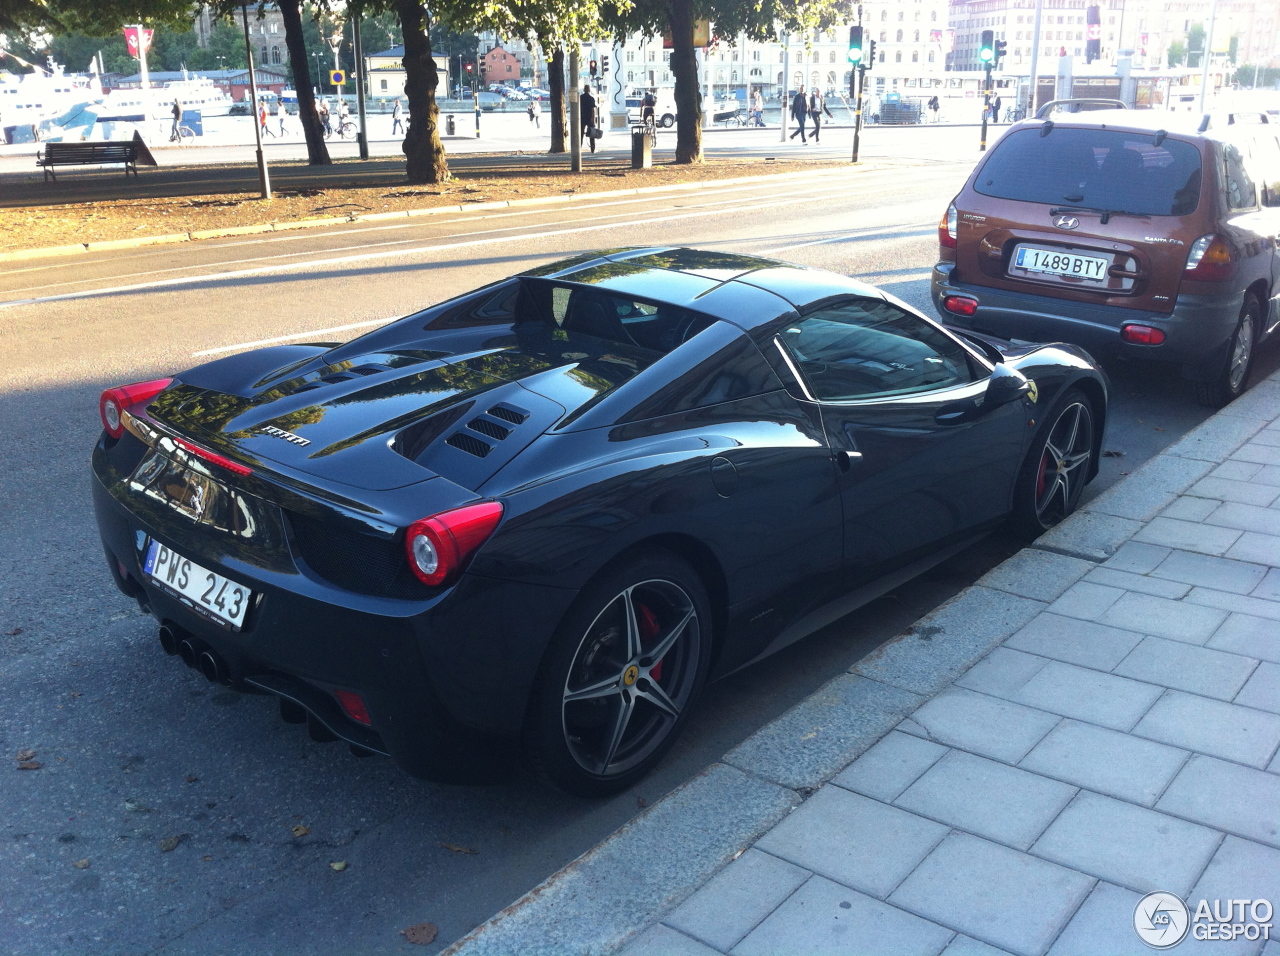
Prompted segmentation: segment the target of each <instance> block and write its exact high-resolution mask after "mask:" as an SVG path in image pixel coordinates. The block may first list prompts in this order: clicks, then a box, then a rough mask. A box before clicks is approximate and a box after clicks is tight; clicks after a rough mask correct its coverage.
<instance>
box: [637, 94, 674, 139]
mask: <svg viewBox="0 0 1280 956" xmlns="http://www.w3.org/2000/svg"><path fill="white" fill-rule="evenodd" d="M644 94H645V91H644V90H643V89H635V90H630V91H628V93H627V122H628V123H639V122H640V118H641V113H642V112H643V109H644V106H643V104H644ZM656 95H657V98H658V105H657V106H656V107H654V110H653V121H654V123H655V124H656V125H658V126H662V127H665V128H667V129H670V128H671V127H672V126H675V125H676V101H675V99H674V97H673V96H672V95H671V90H669V89H664V88H662V87H659V88H658V90H657V93H656Z"/></svg>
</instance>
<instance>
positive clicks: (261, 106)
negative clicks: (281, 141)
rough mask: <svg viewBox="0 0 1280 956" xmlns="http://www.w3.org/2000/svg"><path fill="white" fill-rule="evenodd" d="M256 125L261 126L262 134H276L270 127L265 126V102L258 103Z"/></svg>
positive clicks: (273, 137) (274, 136) (272, 136)
mask: <svg viewBox="0 0 1280 956" xmlns="http://www.w3.org/2000/svg"><path fill="white" fill-rule="evenodd" d="M258 125H259V126H260V127H262V135H263V136H270V137H271V138H272V139H275V138H276V134H275V133H273V132H272V131H271V127H269V126H267V104H266V103H265V102H259V103H258Z"/></svg>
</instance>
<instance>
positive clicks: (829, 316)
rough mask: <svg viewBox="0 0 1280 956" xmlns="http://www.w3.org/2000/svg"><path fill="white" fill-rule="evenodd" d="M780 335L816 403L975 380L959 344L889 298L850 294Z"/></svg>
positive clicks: (884, 394)
mask: <svg viewBox="0 0 1280 956" xmlns="http://www.w3.org/2000/svg"><path fill="white" fill-rule="evenodd" d="M778 340H779V341H780V342H781V343H782V344H783V346H784V347H785V348H786V350H787V351H788V352H789V353H790V354H791V356H792V358H793V359H795V362H796V364H797V365H798V366H799V368H800V372H801V374H803V375H804V377H805V380H806V382H807V383H808V385H809V390H810V392H812V394H813V396H814V397H815V398H817V399H818V400H819V401H825V402H850V401H859V400H861V399H868V398H883V397H887V396H892V395H908V394H911V393H913V392H925V391H931V390H934V389H941V388H949V387H954V386H957V385H964V384H966V383H968V382H972V381H973V380H974V377H975V376H974V372H973V367H972V365H971V364H970V361H969V356H968V354H967V353H966V352H965V350H964V348H963V347H962V346H961V345H960V344H959V343H958V342H956V341H954V340H953V339H952V338H951V337H950V336H948V335H947V334H946V333H945V332H942V331H941V330H940V329H938V328H936V327H934V326H933V325H930V324H929V323H928V322H926V321H924V320H923V319H921V318H919V317H917V316H914V315H911V314H910V313H908V312H904V311H903V310H902V309H900V308H898V307H897V306H895V305H891V304H889V303H888V302H877V301H875V300H873V299H853V300H849V301H846V302H843V303H841V304H839V305H834V306H830V307H827V308H824V309H821V310H819V311H817V312H813V313H811V314H809V315H807V316H805V317H804V318H803V319H801V320H800V321H798V322H794V323H792V324H791V325H789V326H787V327H786V328H785V329H783V330H782V332H781V334H779V336H778Z"/></svg>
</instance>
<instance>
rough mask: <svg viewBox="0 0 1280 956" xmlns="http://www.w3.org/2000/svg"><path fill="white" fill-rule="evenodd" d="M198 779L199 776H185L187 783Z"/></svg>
mask: <svg viewBox="0 0 1280 956" xmlns="http://www.w3.org/2000/svg"><path fill="white" fill-rule="evenodd" d="M199 779H200V778H199V777H194V776H192V777H187V783H195V782H196V781H197V780H199Z"/></svg>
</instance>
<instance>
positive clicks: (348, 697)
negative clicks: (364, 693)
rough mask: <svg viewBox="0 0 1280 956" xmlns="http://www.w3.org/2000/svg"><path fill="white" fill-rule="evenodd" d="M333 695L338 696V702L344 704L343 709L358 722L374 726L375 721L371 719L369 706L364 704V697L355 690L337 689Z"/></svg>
mask: <svg viewBox="0 0 1280 956" xmlns="http://www.w3.org/2000/svg"><path fill="white" fill-rule="evenodd" d="M333 696H334V697H336V698H338V703H339V704H341V705H342V711H343V713H345V714H346V715H347V716H348V717H350V718H351V719H352V720H354V721H355V722H356V723H357V724H364V725H365V726H366V727H372V726H373V721H372V720H370V719H369V708H367V707H366V706H365V705H364V698H363V697H361V696H360V695H359V694H357V693H356V692H355V691H353V690H335V691H334V692H333Z"/></svg>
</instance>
